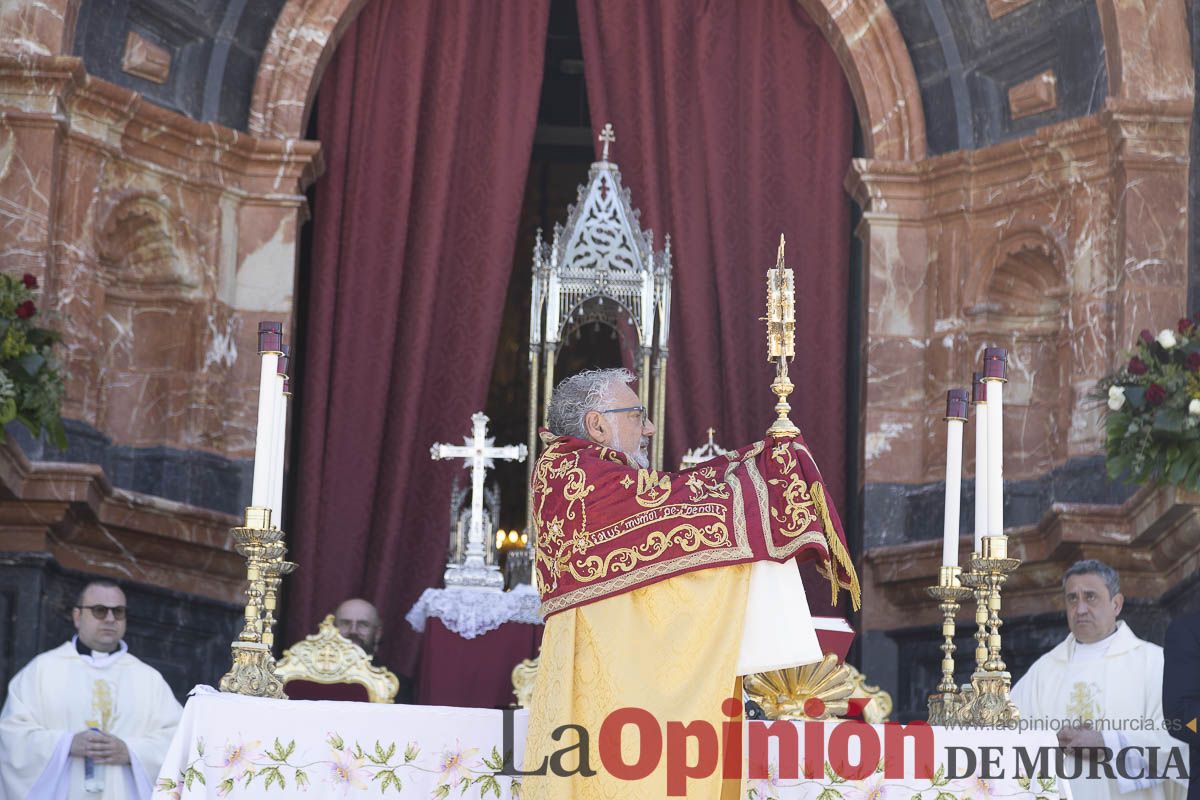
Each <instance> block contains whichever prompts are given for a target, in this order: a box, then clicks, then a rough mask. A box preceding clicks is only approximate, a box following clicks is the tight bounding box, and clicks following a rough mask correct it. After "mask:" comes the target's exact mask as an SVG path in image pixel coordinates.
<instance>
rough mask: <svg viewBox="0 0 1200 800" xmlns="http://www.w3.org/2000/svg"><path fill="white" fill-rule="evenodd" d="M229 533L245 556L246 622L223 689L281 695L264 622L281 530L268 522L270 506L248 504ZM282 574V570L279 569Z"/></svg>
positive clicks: (280, 546)
mask: <svg viewBox="0 0 1200 800" xmlns="http://www.w3.org/2000/svg"><path fill="white" fill-rule="evenodd" d="M231 533H232V534H233V538H234V539H236V540H237V551H238V552H239V553H241V554H242V555H243V556H245V557H246V583H247V585H246V611H245V614H244V619H245V623H244V625H243V627H242V632H241V634H240V635H239V636H238V638H237V641H235V642H234V643H233V646H232V650H233V666H231V667H230V669H229V672H227V673H225V675H224V676H223V677H222V678H221V683H220V689H221V691H222V692H233V693H236V694H245V695H251V696H254V697H274V698H284V697H286V695H284V693H283V683H282V681H280V679H279V676H278V675H276V674H275V659H274V657H273V656H272V655H271V646H270V640H271V639H272V638H273V635H272V632H271V628H270V624H265V623H266V622H267V619H268V616H267V613H268V612H267V608H268V605H267V600H268V586H269V580H270V578H271V575H270V573H271V571H272V570H273V569H274V567H273V566H271V564H272V562H273V561H276V560H282V557H283V552H284V550H285V549H286V548H284V546H283V544H282V543H281V540H282V538H283V531H281V530H279V529H278V528H275V527H272V526H271V509H269V508H263V507H257V506H251V507H249V508H247V509H246V515H245V524H244V525H242V526H240V527H237V528H234V529H233V530H232V531H231ZM280 574H282V573H280ZM277 588H278V583H275V584H274V586H271V588H270V606H271V609H270V616H269V619H270V623H272V624H273V622H274V604H275V597H274V594H275V591H276V589H277Z"/></svg>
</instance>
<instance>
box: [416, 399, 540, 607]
mask: <svg viewBox="0 0 1200 800" xmlns="http://www.w3.org/2000/svg"><path fill="white" fill-rule="evenodd" d="M471 422H472V423H473V425H474V427H473V430H472V432H473V434H474V435H473V436H470V437H465V438H464V439H463V443H462V444H461V445H452V444H440V443H439V444H435V445H434V446H433V447H432V448H430V450H429V455H430V456H431V457H432V458H433V460H434V461H440V460H442V459H448V458H461V459H463V461H464V462H466V464H465V465H466V466H468V467H470V468H471V527H470V530H469V531H468V533H467V552H466V556H465V558H463V559H462V563H459V564H447V565H446V575H445V580H446V587H447V588H450V587H463V588H472V589H503V588H504V576H503V575H501V574H500V570H499V569H498V568H496V567H495V566H489V565H488V564H486V563H484V552H483V542H484V538H483V537H484V532H483V479H484V476H485V474H486V472H487V470H488V469H490V468H491V467H494V466H495V462H494V461H493V459H496V458H499V459H503V460H505V461H524V460H525V456H526V453H527V451H526V449H525V445H523V444H517V445H512V444H510V445H506V446H504V447H495V446H493V442H494V441H495V439H492V438H490V437H489V436H488V435H487V424H488V418H487V414H484V413H483V412H482V411H477V412H475V413H474V414H472V415H471Z"/></svg>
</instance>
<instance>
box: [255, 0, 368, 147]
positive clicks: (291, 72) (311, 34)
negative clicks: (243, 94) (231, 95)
mask: <svg viewBox="0 0 1200 800" xmlns="http://www.w3.org/2000/svg"><path fill="white" fill-rule="evenodd" d="M366 4H367V0H287V2H286V3H284V6H283V9H282V10H281V11H280V12H279V18H278V19H277V20H275V27H274V28H273V29H272V30H271V37H270V38H269V39H268V40H267V47H266V49H265V50H264V51H263V56H262V60H261V61H260V62H259V67H258V77H257V78H256V79H255V82H254V94H253V95H252V97H251V99H250V119H249V129H250V133H252V134H254V135H255V136H265V137H269V138H275V139H301V138H303V137H304V131H305V128H306V127H307V125H308V114H309V111H310V110H311V108H312V101H313V98H314V97H315V96H316V93H317V87H318V86H320V84H321V75H322V74H323V73H324V72H325V67H326V65H327V64H328V63H329V59H330V58H332V57H333V51H334V50H335V49H337V43H338V41H339V40H340V39H341V38H342V34H343V33H345V32H346V29H347V28H348V27H350V23H351V22H353V21H354V18H355V17H357V16H358V12H360V11H362V9H363V6H365V5H366Z"/></svg>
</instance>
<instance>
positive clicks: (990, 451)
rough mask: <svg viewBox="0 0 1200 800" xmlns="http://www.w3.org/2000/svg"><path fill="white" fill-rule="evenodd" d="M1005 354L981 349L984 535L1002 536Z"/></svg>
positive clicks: (1000, 350)
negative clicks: (984, 434)
mask: <svg viewBox="0 0 1200 800" xmlns="http://www.w3.org/2000/svg"><path fill="white" fill-rule="evenodd" d="M1007 356H1008V353H1007V352H1006V351H1005V350H1003V349H1002V348H999V347H989V348H988V349H987V350H985V351H984V365H983V374H984V380H985V381H987V421H988V437H987V438H988V442H987V464H988V470H987V506H988V508H987V515H988V524H987V534H988V536H1003V535H1004V379H1005V378H1006V377H1007V364H1006V363H1005V362H1006V359H1007Z"/></svg>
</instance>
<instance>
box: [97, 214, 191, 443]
mask: <svg viewBox="0 0 1200 800" xmlns="http://www.w3.org/2000/svg"><path fill="white" fill-rule="evenodd" d="M103 220H104V221H103V224H102V225H101V226H100V227H99V228H98V230H97V233H96V246H97V253H98V256H99V261H100V279H101V281H102V282H103V284H102V302H101V303H100V304H99V307H98V308H97V309H96V311H97V314H96V316H95V324H96V326H97V327H96V330H95V334H96V335H97V336H98V337H99V341H101V342H103V343H104V347H103V349H102V350H101V352H100V353H99V355H97V356H94V357H95V359H96V363H95V367H96V374H97V379H98V385H97V386H96V387H94V389H95V392H96V397H97V401H98V407H97V411H98V413H97V427H99V428H100V430H101V431H102V432H103V433H104V434H106V435H108V436H110V437H112V438H113V439H114V440H116V441H118V442H120V443H122V444H125V445H132V446H142V447H146V446H161V445H175V446H181V445H186V444H188V443H190V442H192V441H194V438H195V437H194V433H195V432H194V431H192V430H190V427H189V426H191V425H192V423H193V422H194V421H195V420H194V417H195V415H194V414H191V413H190V410H191V409H192V408H193V406H194V403H193V402H192V401H193V398H194V396H195V393H196V392H197V391H199V388H198V384H197V381H196V380H195V377H196V373H197V372H198V371H199V368H200V366H201V363H202V353H203V352H204V343H205V341H206V336H207V322H208V319H209V317H210V316H211V313H212V312H213V308H212V307H211V305H212V304H211V303H209V302H207V300H206V297H205V295H204V292H203V280H202V274H203V273H202V270H201V267H200V266H199V260H198V258H197V257H196V248H195V246H194V243H192V242H191V241H190V237H189V236H188V235H187V233H186V230H185V227H184V225H183V223H182V222H181V221H180V220H179V218H178V216H177V214H176V213H174V212H173V211H172V210H171V209H170V208H169V206H168V205H167V203H166V201H165V200H163V199H161V198H159V197H157V196H154V195H148V194H137V195H132V196H126V197H125V198H124V199H122V200H120V202H118V203H117V204H116V205H115V206H113V207H112V209H111V211H110V212H109V213H108V214H107V215H106V216H105V217H103Z"/></svg>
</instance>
